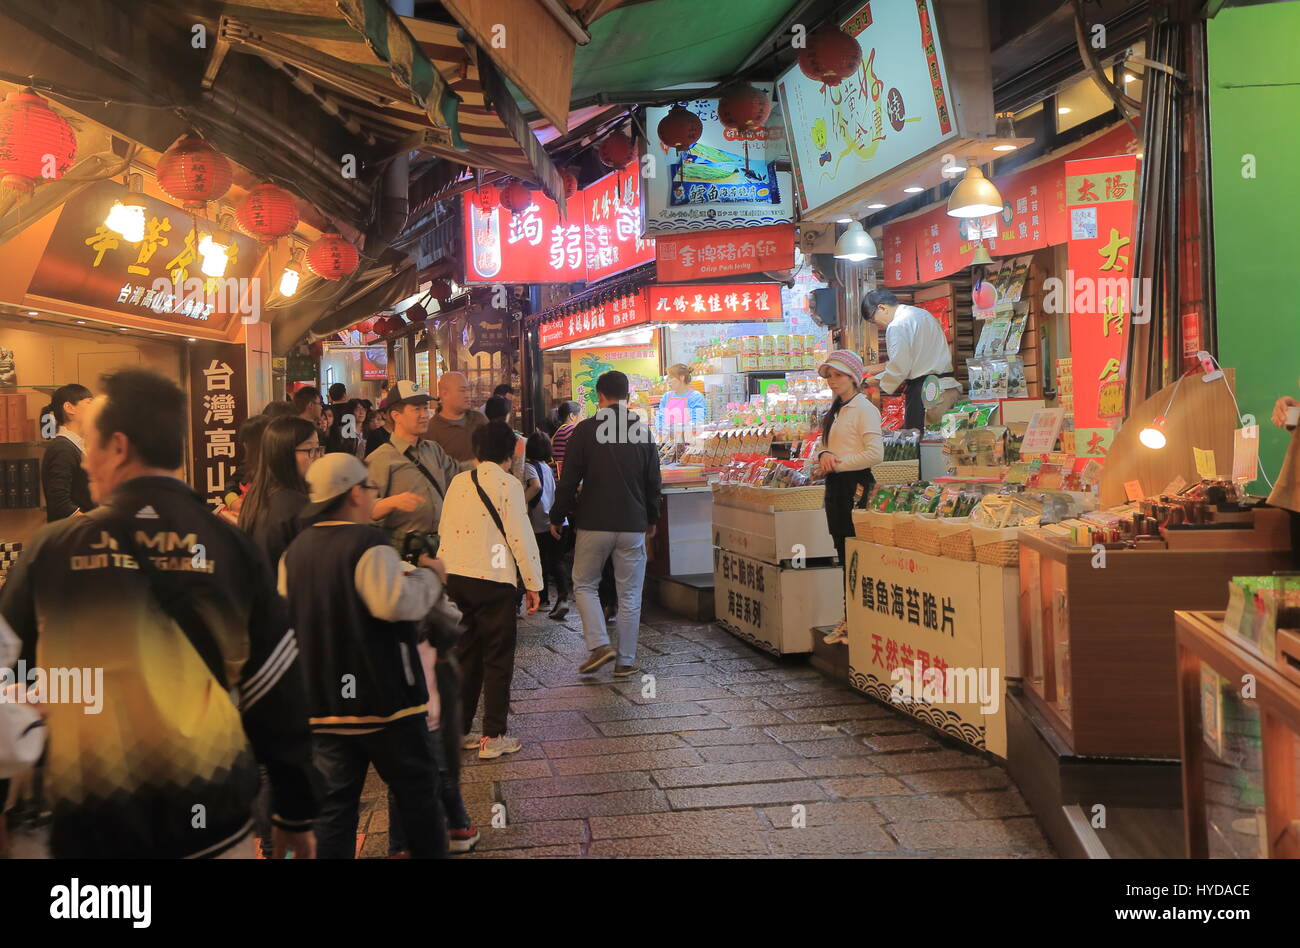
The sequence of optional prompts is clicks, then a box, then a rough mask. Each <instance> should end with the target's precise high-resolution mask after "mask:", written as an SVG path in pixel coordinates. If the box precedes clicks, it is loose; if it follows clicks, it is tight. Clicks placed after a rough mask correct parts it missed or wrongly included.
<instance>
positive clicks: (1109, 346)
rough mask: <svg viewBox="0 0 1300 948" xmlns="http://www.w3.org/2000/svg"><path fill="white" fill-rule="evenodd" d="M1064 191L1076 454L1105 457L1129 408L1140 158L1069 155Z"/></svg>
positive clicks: (1081, 457)
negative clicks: (1128, 362)
mask: <svg viewBox="0 0 1300 948" xmlns="http://www.w3.org/2000/svg"><path fill="white" fill-rule="evenodd" d="M1065 191H1066V201H1067V204H1068V206H1069V223H1070V243H1069V249H1068V255H1067V258H1068V261H1069V273H1070V276H1071V277H1072V279H1070V280H1068V281H1067V282H1068V283H1069V284H1070V293H1071V297H1072V298H1071V305H1070V355H1071V357H1072V358H1073V360H1074V363H1073V364H1074V431H1075V435H1074V444H1075V455H1076V456H1077V457H1078V458H1079V461H1080V463H1083V462H1085V461H1086V460H1087V459H1089V458H1095V459H1096V460H1098V461H1104V460H1105V458H1106V454H1107V452H1108V451H1109V449H1110V443H1111V440H1112V439H1113V438H1114V425H1115V419H1117V418H1119V417H1121V416H1122V415H1123V414H1124V394H1125V393H1124V387H1125V378H1124V358H1125V353H1126V342H1127V339H1128V336H1127V334H1128V332H1129V312H1130V308H1131V307H1130V291H1131V288H1132V287H1131V284H1130V280H1131V279H1132V278H1133V250H1134V242H1133V241H1134V237H1135V235H1136V227H1135V223H1134V216H1135V215H1134V213H1133V208H1134V199H1135V198H1136V196H1137V157H1136V156H1134V155H1119V156H1115V157H1110V158H1088V159H1084V160H1082V161H1068V162H1066V163H1065Z"/></svg>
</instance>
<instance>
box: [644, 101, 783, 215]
mask: <svg viewBox="0 0 1300 948" xmlns="http://www.w3.org/2000/svg"><path fill="white" fill-rule="evenodd" d="M754 86H755V88H757V89H759V90H760V91H761V92H763V94H764V95H767V96H769V97H770V96H771V95H772V84H771V83H761V82H760V83H754ZM681 104H682V105H683V106H684V107H685V108H686V109H687V110H688V111H690V112H693V113H694V114H695V115H696V116H697V117H698V118H699V120H700V124H701V125H702V126H703V129H704V130H703V133H702V134H701V135H700V140H699V141H698V142H696V143H695V144H694V145H692V146H691V147H690V148H688V149H686V150H685V151H681V152H679V151H677V150H676V149H673V148H666V147H664V146H663V144H661V143H660V142H659V140H658V138H657V137H655V138H653V140H652V141H651V142H650V143H649V144H648V145H647V148H648V150H649V154H648V155H647V156H644V158H643V163H642V167H643V169H645V171H644V173H643V175H642V179H641V202H642V220H643V221H644V223H645V234H644V236H646V237H659V236H661V235H664V234H694V233H698V232H700V231H709V230H730V229H732V228H736V227H764V226H767V225H769V224H788V223H790V222H791V221H793V220H794V206H793V204H794V202H793V198H794V193H793V192H794V187H793V182H792V180H791V177H790V174H789V172H786V171H777V170H776V168H777V164H778V162H782V163H783V162H784V161H785V160H786V159H787V158H788V156H789V151H790V149H789V147H788V145H787V144H786V140H785V127H784V124H783V123H782V121H781V115H780V108H779V107H774V108H773V110H772V114H771V115H770V116H769V117H768V119H767V122H766V124H764V125H763V126H762V127H760V128H757V129H755V130H754V131H752V132H737V131H735V130H734V129H729V128H726V127H725V126H724V125H723V124H722V122H721V121H720V120H719V119H718V100H717V99H697V100H694V101H685V102H682V103H681ZM669 108H670V107H669V106H663V107H659V108H649V109H646V128H650V129H654V128H657V127H658V125H659V121H660V120H661V119H662V118H663V117H664V116H666V115H667V114H668V110H669ZM650 172H653V176H650Z"/></svg>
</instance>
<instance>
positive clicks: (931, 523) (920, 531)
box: [912, 514, 940, 556]
mask: <svg viewBox="0 0 1300 948" xmlns="http://www.w3.org/2000/svg"><path fill="white" fill-rule="evenodd" d="M939 523H940V521H939V518H937V517H935V516H934V515H933V514H918V515H917V517H916V519H915V521H914V522H913V524H912V540H913V542H914V544H915V545H914V546H913V547H912V549H914V550H916V552H918V553H929V554H930V555H931V556H938V555H939V537H940V533H939Z"/></svg>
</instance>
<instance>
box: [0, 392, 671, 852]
mask: <svg viewBox="0 0 1300 948" xmlns="http://www.w3.org/2000/svg"><path fill="white" fill-rule="evenodd" d="M102 381H103V394H101V395H98V396H95V395H94V394H93V393H92V392H91V391H90V390H89V389H86V388H84V387H82V386H78V385H70V386H65V387H63V388H61V389H59V390H58V391H57V392H56V393H55V396H54V399H53V402H52V404H51V406H50V407H49V409H48V415H49V420H50V425H51V426H52V431H51V433H52V434H53V441H52V442H51V445H50V448H49V449H48V451H47V454H46V459H45V470H43V480H44V482H45V488H46V494H47V497H48V498H49V499H50V504H49V506H50V520H51V524H50V525H49V526H47V527H45V528H43V529H42V530H41V531H40V532H38V533H37V534H36V535H35V536H34V537H33V538H32V539H31V541H30V542H29V543H28V546H27V549H26V551H25V552H24V554H23V556H22V559H21V560H20V561H19V563H18V564H17V565H16V566H15V567H14V568H13V569H12V571H11V572H10V574H9V579H8V582H7V583H6V584H5V586H4V588H3V594H2V595H0V616H2V617H3V619H4V622H3V623H0V661H4V662H6V663H12V662H13V661H15V660H17V658H18V657H19V656H22V657H24V658H26V659H28V660H29V661H32V662H39V663H40V664H41V665H43V666H49V665H53V666H59V665H66V666H75V667H84V666H87V665H92V666H97V667H99V666H102V667H103V668H105V669H106V672H107V676H108V677H109V678H110V679H111V680H110V681H106V682H105V689H106V690H107V691H109V692H111V693H112V694H115V695H119V696H121V695H130V696H134V697H132V698H131V699H130V700H128V701H121V700H117V701H114V702H113V703H112V704H111V705H106V706H105V713H104V714H103V715H102V716H99V717H96V718H93V719H91V718H85V719H83V718H82V717H81V716H80V709H76V710H75V711H74V710H73V709H70V708H69V707H68V706H64V705H50V706H49V707H48V708H44V709H43V712H44V723H45V730H44V732H43V733H46V734H48V750H47V752H46V754H45V761H44V765H43V770H42V777H43V788H44V789H43V792H44V795H45V804H46V805H47V806H48V807H49V808H50V809H51V811H52V813H53V818H52V821H51V823H50V832H49V839H48V848H49V852H50V853H51V854H52V855H54V856H59V857H67V856H74V857H79V856H132V855H138V856H165V857H179V856H208V857H215V856H230V855H238V856H247V855H252V854H253V852H254V845H255V841H256V839H257V838H258V837H259V836H264V837H265V840H266V845H268V846H269V848H270V849H271V852H270V853H267V854H268V855H276V856H283V855H285V854H287V853H292V854H293V855H295V856H297V857H299V858H310V857H313V856H316V855H319V856H321V857H327V858H351V857H352V856H354V855H355V850H356V831H357V823H358V813H359V808H360V798H361V791H362V787H363V785H364V782H365V779H366V774H367V772H368V771H369V769H370V768H371V767H373V768H374V769H375V770H376V771H377V773H378V774H379V776H380V778H381V779H382V780H383V781H384V782H385V783H386V784H387V785H388V789H389V794H390V807H389V809H390V851H391V854H392V855H409V856H411V857H416V858H423V857H438V856H441V855H444V854H446V853H447V852H449V851H451V852H464V851H467V850H469V849H471V848H472V847H473V846H474V844H475V843H476V842H477V841H478V839H479V836H480V834H479V830H478V829H477V827H475V826H474V825H473V823H472V821H471V819H470V816H469V814H468V812H467V811H466V808H465V805H464V802H463V799H462V798H461V794H460V787H459V781H460V766H461V760H460V754H461V753H462V751H463V750H475V751H477V757H478V758H480V759H493V758H497V757H500V756H502V755H505V754H511V753H515V752H517V751H519V750H520V749H521V746H522V744H521V742H520V741H519V740H518V739H517V738H515V737H512V736H511V735H510V734H509V709H510V685H511V680H512V677H513V673H514V659H515V641H516V635H517V622H518V615H519V610H520V605H521V604H522V611H523V613H524V614H533V613H535V612H536V611H537V609H538V608H539V605H540V604H541V603H542V602H543V601H545V602H546V603H547V604H548V605H552V604H553V605H552V608H551V610H550V617H551V618H553V619H562V618H564V617H565V615H566V614H567V612H568V610H569V606H568V601H569V600H570V597H572V600H573V601H574V602H576V604H577V606H578V610H579V613H580V614H581V618H582V626H583V636H584V641H585V643H586V648H587V650H588V653H589V654H588V657H587V659H585V660H584V661H583V662H582V664H581V666H580V668H579V670H580V671H581V672H583V673H592V672H595V671H597V670H598V669H599V668H600V667H601V666H603V665H604V664H606V663H607V662H610V661H615V660H616V666H615V669H614V672H613V673H614V675H615V676H616V677H626V676H628V675H631V674H634V673H635V672H637V671H638V668H637V657H636V643H637V627H638V625H639V621H640V611H641V587H642V584H643V580H644V575H645V565H646V538H647V536H653V535H654V530H655V523H656V521H657V519H658V515H659V504H660V500H659V492H660V482H659V466H658V453H657V450H656V448H655V446H654V444H653V442H652V440H651V438H650V435H649V430H648V429H647V427H646V426H645V424H644V422H643V420H642V419H640V418H639V417H638V416H637V415H636V414H635V413H632V412H630V411H629V410H628V409H627V406H626V401H627V398H628V380H627V377H626V376H625V375H623V374H622V373H620V372H609V373H606V374H605V375H604V376H602V377H601V378H600V380H599V381H598V384H597V392H598V396H599V410H598V411H597V412H596V415H595V416H594V417H593V418H590V419H587V420H586V421H580V420H579V417H578V414H579V410H578V406H577V404H576V403H571V402H570V403H565V404H564V405H561V406H560V411H559V413H558V417H557V418H556V422H557V425H556V433H555V438H554V444H553V441H552V438H550V437H548V436H547V434H546V433H545V432H544V431H541V430H538V431H535V432H534V433H533V434H532V435H531V436H530V437H529V438H527V439H525V438H523V437H522V436H521V435H520V434H519V433H517V432H516V431H514V430H513V429H512V428H511V425H510V419H511V412H512V406H511V402H510V398H511V396H512V395H513V391H510V390H505V391H498V392H497V393H494V395H493V397H492V398H490V399H489V400H488V402H487V404H486V405H484V409H485V411H484V412H478V411H475V410H474V409H472V408H470V407H469V404H468V385H467V384H466V380H465V378H464V377H463V376H461V375H459V373H454V372H453V373H446V374H444V375H443V376H442V378H441V379H439V385H438V391H439V396H440V397H439V399H438V404H437V406H436V411H435V410H433V409H434V408H435V406H434V405H433V404H432V402H433V399H431V397H430V395H429V393H428V392H425V391H423V390H422V389H421V388H420V387H419V386H418V385H416V384H415V383H413V382H410V381H407V380H397V381H395V382H392V383H390V385H389V386H388V387H387V389H386V391H385V395H384V397H383V399H382V400H381V402H380V404H379V406H378V408H377V409H376V410H374V411H371V410H370V407H371V406H370V405H369V403H368V402H365V401H364V400H360V399H356V398H351V399H350V398H348V396H347V391H346V388H345V387H343V386H342V385H341V384H337V383H336V384H334V385H331V386H330V388H329V393H328V395H329V400H330V403H329V404H325V403H324V402H323V401H322V400H321V396H320V391H319V390H318V389H316V388H315V387H312V386H304V387H303V388H300V389H299V390H297V391H296V392H294V393H293V395H292V396H291V397H290V398H289V399H288V400H285V401H276V402H272V403H271V404H269V405H267V406H266V408H265V409H264V411H263V412H262V413H260V414H259V415H257V416H254V417H253V418H251V419H249V420H248V421H247V422H245V423H244V424H243V425H242V426H241V427H240V430H239V433H238V441H239V445H240V449H241V456H240V458H239V465H238V473H237V476H236V482H237V483H236V484H234V485H232V486H231V494H230V495H229V497H228V502H227V504H226V509H225V510H224V511H222V513H223V515H224V519H223V517H218V516H213V514H212V511H211V510H210V509H209V508H207V507H206V505H205V504H204V503H203V502H202V500H201V499H200V497H199V496H198V495H197V494H195V493H194V492H193V491H192V490H190V489H189V487H188V486H187V485H186V484H185V483H184V482H183V481H182V480H180V479H179V478H178V477H177V472H178V471H180V470H181V469H182V467H183V444H184V431H185V429H186V427H187V425H186V405H185V398H184V395H183V393H182V392H181V391H180V390H179V388H177V387H176V386H175V385H174V384H173V383H171V382H169V381H167V380H165V379H163V378H161V377H160V376H157V375H155V374H153V373H150V372H147V371H142V370H134V369H133V370H126V371H121V372H117V373H115V374H113V375H110V376H105V377H104V379H103V380H102ZM326 419H328V424H327V423H326ZM377 433H378V434H377ZM561 461H563V468H562V473H561V470H560V462H561ZM56 499H57V501H56ZM56 521H57V522H56ZM169 538H184V542H183V543H181V541H180V540H176V541H174V542H173V540H171V539H169ZM177 544H180V545H177ZM196 550H199V551H201V553H200V554H197V558H196V553H195V551H196ZM109 551H112V553H111V555H110V553H109ZM566 552H571V553H572V556H573V564H572V579H570V576H569V570H567V569H566V564H565V557H566ZM607 561H612V564H613V565H612V570H613V578H614V584H615V585H616V587H617V598H618V604H619V608H618V623H617V628H616V631H615V636H614V638H615V642H614V645H613V646H611V644H610V634H609V631H608V630H607V629H606V626H605V616H606V613H605V611H604V610H602V608H601V603H600V599H599V593H598V588H599V586H600V583H601V577H602V573H603V571H604V570H605V569H606V564H607ZM73 563H76V564H79V565H78V566H76V572H75V574H74V573H70V572H69V570H70V569H72V567H71V566H70V564H73ZM64 574H68V575H67V576H66V578H64ZM74 579H75V582H73V580H74ZM552 590H553V592H554V599H553V600H552V599H551V598H550V593H551V591H552ZM105 623H108V624H109V625H110V626H111V627H112V628H113V629H114V630H115V633H117V634H115V635H114V636H108V637H106V636H103V635H102V634H96V632H95V630H96V629H98V630H101V632H102V629H103V628H104V625H105ZM9 629H12V631H13V635H12V636H11V635H10V634H9V631H8V630H9ZM124 659H125V660H124ZM480 702H481V705H482V714H481V718H480V717H479V714H478V709H479V706H480ZM4 707H8V705H5V706H4ZM74 713H75V715H76V717H73V715H74ZM476 719H477V720H481V722H482V723H481V729H480V730H479V731H478V732H477V733H471V725H472V724H473V722H474V721H475V720H476ZM87 722H89V723H87ZM2 724H3V722H0V725H2ZM10 733H12V729H9V730H6V729H5V728H4V727H3V726H0V776H7V775H9V774H10V773H13V772H16V771H17V770H20V769H22V768H20V767H18V766H16V765H15V764H14V760H15V752H14V749H13V748H11V747H7V746H5V735H7V734H10ZM28 755H29V756H30V753H29V752H28ZM127 760H130V761H131V762H132V763H131V765H130V766H127V765H126V761H127ZM30 762H31V761H30V760H27V761H26V763H28V764H29V763H30ZM179 788H184V792H183V793H182V792H181V790H180V789H179ZM7 790H8V788H7V787H6V786H5V785H3V784H0V802H3V800H4V799H5V798H6V796H7ZM259 794H260V795H261V796H262V797H267V798H269V799H268V800H267V802H266V811H267V813H268V814H269V825H268V828H267V829H266V830H265V831H264V832H263V831H261V830H259V831H258V832H256V833H255V832H254V824H255V819H254V814H255V813H256V812H258V809H259V805H258V804H257V801H258V798H259ZM195 805H202V806H204V807H206V808H207V812H208V814H209V816H208V818H207V819H206V821H205V823H204V827H203V828H202V829H201V830H200V829H194V828H192V825H191V820H190V812H191V808H192V807H193V806H195ZM0 826H3V821H0ZM3 845H4V840H3V839H2V838H0V848H3Z"/></svg>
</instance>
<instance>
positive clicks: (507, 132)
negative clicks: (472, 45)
mask: <svg viewBox="0 0 1300 948" xmlns="http://www.w3.org/2000/svg"><path fill="white" fill-rule="evenodd" d="M211 9H212V8H211V7H206V6H205V7H204V10H205V12H207V11H209V10H211ZM220 9H221V14H222V18H221V25H220V34H219V39H220V41H221V42H222V43H224V44H229V47H230V48H231V49H237V50H240V51H245V52H254V53H257V54H260V55H262V56H264V57H266V58H268V59H271V60H273V61H277V62H279V63H283V64H287V65H288V66H290V67H292V68H293V69H294V70H295V71H296V72H298V73H299V74H301V75H302V76H303V78H304V79H305V80H306V81H308V82H313V83H321V84H323V85H325V86H327V87H328V88H329V92H330V94H331V95H332V96H333V97H334V99H335V100H337V103H338V105H339V106H340V108H341V110H342V112H343V113H345V115H347V116H349V117H352V118H355V119H356V120H358V121H359V122H360V123H361V125H362V126H363V127H365V128H367V129H369V130H371V131H372V132H374V133H377V134H378V135H379V136H380V137H383V138H385V139H391V140H395V141H396V142H397V143H398V145H399V147H405V148H406V149H408V150H412V151H416V150H419V151H424V152H427V153H429V154H433V155H437V156H439V157H443V158H447V159H449V160H451V161H453V162H457V163H460V164H467V165H473V166H477V167H483V168H492V169H496V170H498V171H503V172H506V173H508V174H511V175H514V176H516V177H520V178H523V179H526V180H529V181H535V182H537V183H539V184H540V185H541V186H542V187H543V189H544V190H546V191H547V192H548V193H550V194H552V195H553V196H558V197H559V199H560V200H561V201H562V200H563V193H564V191H563V185H562V183H561V181H560V178H559V172H558V171H557V169H556V168H555V166H554V164H553V163H552V162H551V160H550V158H549V157H548V156H547V155H546V153H545V151H544V150H543V149H542V147H541V145H540V144H539V143H538V142H537V139H536V138H535V137H534V135H533V133H532V131H531V130H530V129H529V128H528V125H527V123H526V122H525V121H524V119H523V117H522V115H521V113H520V111H519V108H518V106H517V105H516V104H515V102H514V100H513V98H511V96H510V95H509V94H508V92H506V91H505V85H504V80H503V79H502V78H501V77H500V76H499V75H498V73H497V72H496V69H495V67H493V65H492V63H491V61H490V60H489V59H488V58H487V57H486V56H484V55H483V53H482V51H481V50H475V51H471V49H469V48H467V47H466V46H465V45H463V44H462V43H461V42H460V41H459V39H458V38H457V31H458V29H459V27H458V26H457V25H456V24H447V23H436V22H432V21H428V20H420V19H415V18H411V17H399V16H398V15H397V14H395V13H393V12H392V10H391V9H390V8H389V7H388V5H387V4H386V3H384V2H383V0H240V2H231V3H224V4H222V5H221V8H220ZM489 100H490V101H491V103H492V105H489V104H488V103H489Z"/></svg>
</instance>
